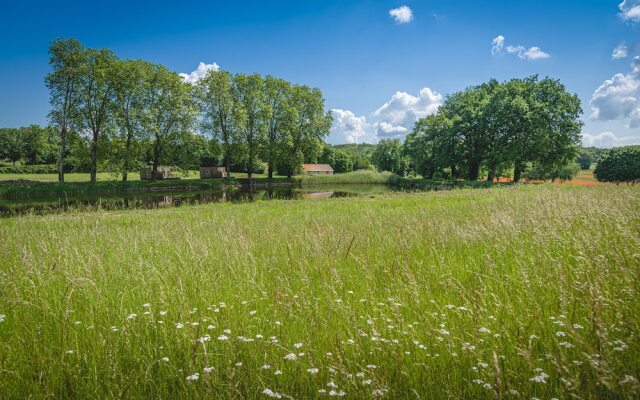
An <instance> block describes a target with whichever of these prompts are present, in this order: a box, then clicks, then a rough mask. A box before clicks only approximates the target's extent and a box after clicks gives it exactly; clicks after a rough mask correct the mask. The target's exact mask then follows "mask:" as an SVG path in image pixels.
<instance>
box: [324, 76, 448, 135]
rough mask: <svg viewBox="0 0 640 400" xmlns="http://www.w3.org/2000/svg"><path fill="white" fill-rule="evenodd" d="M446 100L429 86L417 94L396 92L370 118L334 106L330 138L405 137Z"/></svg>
mask: <svg viewBox="0 0 640 400" xmlns="http://www.w3.org/2000/svg"><path fill="white" fill-rule="evenodd" d="M442 100H443V98H442V95H441V94H439V93H437V92H434V91H433V90H431V89H430V88H427V87H425V88H422V89H421V90H420V93H419V94H418V95H417V96H413V95H411V94H409V93H406V92H396V93H395V94H394V95H393V96H391V99H389V101H387V102H386V103H384V104H383V105H382V106H380V107H379V108H378V109H377V110H375V111H374V112H373V113H371V115H370V116H369V118H368V119H367V117H365V116H357V115H355V114H354V113H353V112H351V111H348V110H341V109H333V110H331V112H332V114H333V126H332V127H331V133H330V135H329V141H330V142H332V143H344V142H347V143H356V142H360V143H363V142H368V143H374V142H377V141H378V140H380V139H386V138H403V137H404V136H406V135H407V134H408V133H409V132H411V130H412V129H413V126H414V125H415V123H416V122H417V121H418V120H419V119H421V118H424V117H426V116H427V115H430V114H435V113H436V112H437V111H438V107H440V105H441V104H442Z"/></svg>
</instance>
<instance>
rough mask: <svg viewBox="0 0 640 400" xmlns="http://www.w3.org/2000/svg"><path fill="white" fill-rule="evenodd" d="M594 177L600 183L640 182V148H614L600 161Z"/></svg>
mask: <svg viewBox="0 0 640 400" xmlns="http://www.w3.org/2000/svg"><path fill="white" fill-rule="evenodd" d="M593 174H594V176H595V177H596V179H597V180H598V181H600V182H616V183H620V182H626V183H635V182H640V146H624V147H616V148H613V149H611V150H609V151H607V152H606V153H604V155H603V156H602V157H600V159H599V160H598V164H597V165H596V168H595V170H594V171H593Z"/></svg>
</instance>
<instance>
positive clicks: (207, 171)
mask: <svg viewBox="0 0 640 400" xmlns="http://www.w3.org/2000/svg"><path fill="white" fill-rule="evenodd" d="M208 178H227V169H226V168H225V167H200V179H208Z"/></svg>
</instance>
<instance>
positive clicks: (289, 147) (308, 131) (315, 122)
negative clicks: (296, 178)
mask: <svg viewBox="0 0 640 400" xmlns="http://www.w3.org/2000/svg"><path fill="white" fill-rule="evenodd" d="M291 93H292V95H291V104H292V105H293V107H294V111H293V117H294V119H293V124H292V127H291V130H290V131H289V132H288V134H287V136H286V137H285V138H283V143H282V146H281V147H280V156H279V162H280V166H281V168H283V169H284V172H285V173H286V174H287V176H288V177H289V178H291V176H292V175H293V174H294V173H295V172H296V170H297V169H298V168H299V167H300V164H302V163H303V162H305V161H315V160H316V159H317V157H318V156H319V155H320V154H321V152H322V148H323V143H324V142H323V139H324V137H326V136H327V135H328V134H329V129H330V128H331V121H332V118H331V112H325V111H324V99H323V97H322V92H321V91H320V89H317V88H313V89H312V88H310V87H308V86H301V85H295V86H292V88H291Z"/></svg>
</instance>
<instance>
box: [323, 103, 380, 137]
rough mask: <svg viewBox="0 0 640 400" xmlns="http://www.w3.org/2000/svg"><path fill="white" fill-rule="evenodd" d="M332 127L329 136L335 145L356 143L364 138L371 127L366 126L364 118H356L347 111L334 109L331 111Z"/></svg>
mask: <svg viewBox="0 0 640 400" xmlns="http://www.w3.org/2000/svg"><path fill="white" fill-rule="evenodd" d="M331 114H332V115H333V126H332V127H331V132H330V136H331V139H332V141H334V142H336V143H344V142H345V141H346V142H347V143H357V142H358V139H360V138H365V137H366V136H367V135H368V133H369V132H370V129H371V127H370V126H369V124H367V118H366V117H365V116H360V117H358V116H356V115H355V114H354V113H352V112H351V111H349V110H341V109H338V108H335V109H333V110H331Z"/></svg>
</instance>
